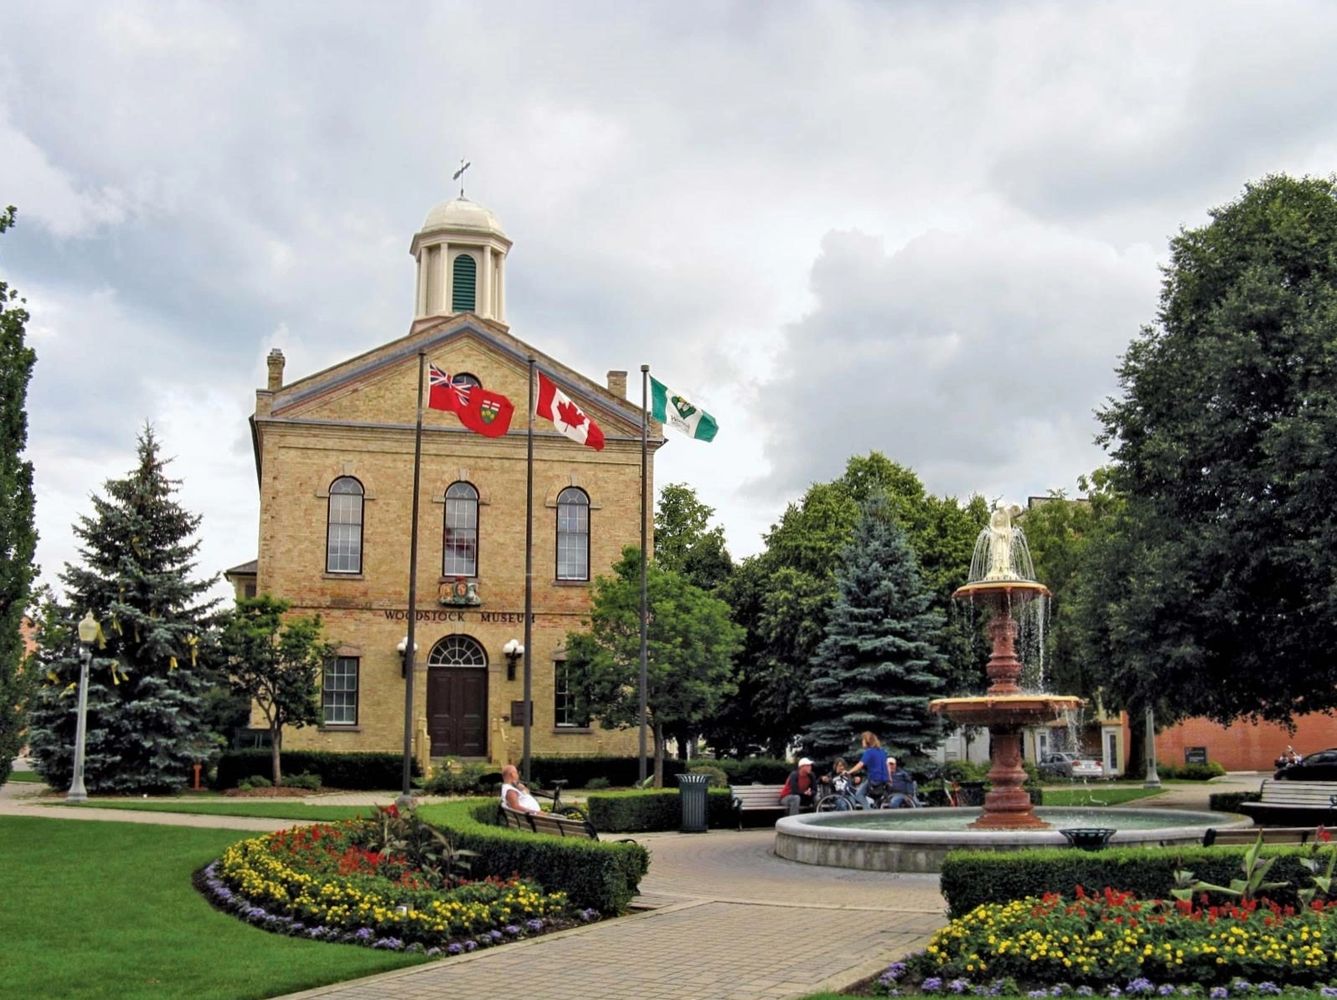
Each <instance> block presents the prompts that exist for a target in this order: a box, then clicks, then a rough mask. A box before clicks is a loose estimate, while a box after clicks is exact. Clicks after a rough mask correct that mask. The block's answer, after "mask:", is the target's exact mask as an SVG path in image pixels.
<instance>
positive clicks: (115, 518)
mask: <svg viewBox="0 0 1337 1000" xmlns="http://www.w3.org/2000/svg"><path fill="white" fill-rule="evenodd" d="M177 485H178V484H177V482H176V481H175V480H171V479H168V478H167V476H166V475H165V472H164V462H163V460H162V459H161V458H160V457H159V455H158V443H157V441H156V440H155V438H154V436H153V430H152V428H145V430H144V433H143V434H142V435H141V436H140V438H139V464H138V466H137V467H136V468H135V470H134V471H133V472H132V473H131V474H130V475H129V476H128V477H127V478H125V479H116V480H110V481H108V482H107V484H106V496H105V497H101V496H94V497H93V508H94V512H95V513H94V516H92V517H89V516H81V517H80V519H79V523H78V524H76V525H75V526H74V529H73V530H74V533H75V535H76V536H78V538H79V539H80V540H81V542H82V543H83V545H82V548H81V549H80V555H81V556H82V557H83V562H82V564H81V565H78V566H75V565H70V564H66V567H65V571H64V572H63V573H62V574H61V580H62V581H63V583H64V584H65V592H66V593H65V600H64V601H63V602H62V603H61V605H60V606H58V607H56V606H53V607H48V608H46V609H45V613H44V614H43V616H42V621H41V623H40V627H39V633H38V645H39V663H40V666H39V667H38V669H39V670H41V671H42V672H43V673H44V676H43V678H42V683H41V685H40V686H39V688H38V690H37V692H36V693H35V695H34V697H33V703H32V709H31V716H30V726H29V742H30V746H31V748H32V754H33V758H34V761H35V763H36V767H37V770H38V771H39V772H40V773H41V774H42V777H43V778H45V779H46V781H47V783H48V784H50V785H52V786H53V787H56V788H63V787H65V786H67V785H68V784H69V783H70V777H71V772H72V770H73V766H74V763H73V760H74V729H75V709H76V688H77V684H78V680H79V641H78V633H77V630H76V624H77V622H78V620H79V619H80V618H81V617H82V616H83V614H84V612H85V611H86V610H91V611H92V613H93V617H94V618H96V619H98V621H99V622H100V623H101V625H102V632H103V635H102V637H100V638H99V640H98V643H97V644H96V645H95V647H94V648H93V659H92V666H91V670H90V672H89V686H88V725H87V740H86V753H85V765H84V767H85V777H84V781H85V784H86V786H87V788H88V790H89V792H139V791H145V792H148V791H155V792H156V791H172V790H176V789H180V788H182V787H184V786H185V784H186V782H187V780H188V779H189V777H190V775H191V766H190V765H191V764H192V763H193V762H194V761H197V760H203V759H205V758H207V757H208V756H210V754H211V753H212V751H213V750H214V735H213V733H211V732H210V729H209V725H208V721H207V714H206V705H205V696H206V693H207V691H208V689H209V687H210V686H211V682H212V680H213V678H212V676H211V674H210V672H209V670H208V669H207V667H206V664H205V662H204V660H205V656H204V653H203V641H204V633H205V630H206V629H207V628H208V626H209V624H210V613H211V610H212V608H213V606H214V604H215V603H216V602H215V601H204V600H202V597H203V595H204V593H205V591H207V590H208V589H209V587H210V585H211V581H208V580H205V581H194V580H191V579H190V574H191V571H192V570H193V569H194V565H195V564H194V557H195V552H196V550H197V549H198V547H199V542H197V541H194V540H193V538H192V536H193V535H194V534H195V531H196V529H197V528H198V527H199V523H200V518H199V516H198V515H193V514H190V513H187V512H186V511H185V510H183V509H182V508H181V506H180V505H179V504H177V502H176V501H175V499H174V498H173V494H174V493H175V492H176V489H177Z"/></svg>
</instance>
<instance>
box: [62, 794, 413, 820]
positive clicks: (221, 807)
mask: <svg viewBox="0 0 1337 1000" xmlns="http://www.w3.org/2000/svg"><path fill="white" fill-rule="evenodd" d="M386 804H387V805H389V802H388V801H387V803H386ZM71 808H74V809H87V808H94V809H138V810H141V811H143V812H170V813H196V814H199V815H204V816H260V817H263V818H266V819H309V820H335V819H352V818H353V817H355V816H370V815H371V811H372V808H373V807H372V806H309V805H305V804H303V803H301V802H284V801H282V800H281V799H90V800H89V801H88V802H86V803H83V804H82V805H78V806H72V807H71Z"/></svg>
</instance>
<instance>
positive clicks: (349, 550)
mask: <svg viewBox="0 0 1337 1000" xmlns="http://www.w3.org/2000/svg"><path fill="white" fill-rule="evenodd" d="M365 499H366V491H365V490H363V488H362V484H361V483H359V482H358V481H357V480H356V479H354V478H353V477H352V476H340V477H339V478H338V479H336V480H335V481H334V482H332V483H331V484H330V504H329V514H328V516H327V518H326V522H325V572H326V573H361V572H362V510H363V501H364V500H365Z"/></svg>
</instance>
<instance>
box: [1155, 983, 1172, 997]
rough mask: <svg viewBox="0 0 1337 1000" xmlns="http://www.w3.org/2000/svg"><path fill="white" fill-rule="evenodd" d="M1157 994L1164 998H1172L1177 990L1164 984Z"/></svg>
mask: <svg viewBox="0 0 1337 1000" xmlns="http://www.w3.org/2000/svg"><path fill="white" fill-rule="evenodd" d="M1156 992H1157V993H1158V994H1159V995H1161V996H1163V997H1172V996H1174V995H1175V988H1174V987H1173V986H1171V985H1170V984H1169V983H1162V984H1161V986H1160V988H1159V989H1157V990H1156Z"/></svg>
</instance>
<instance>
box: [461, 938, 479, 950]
mask: <svg viewBox="0 0 1337 1000" xmlns="http://www.w3.org/2000/svg"><path fill="white" fill-rule="evenodd" d="M464 950H465V951H477V950H478V942H477V941H475V940H474V939H473V938H470V939H469V940H468V941H465V942H464Z"/></svg>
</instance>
